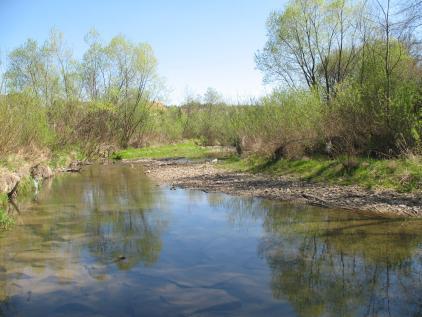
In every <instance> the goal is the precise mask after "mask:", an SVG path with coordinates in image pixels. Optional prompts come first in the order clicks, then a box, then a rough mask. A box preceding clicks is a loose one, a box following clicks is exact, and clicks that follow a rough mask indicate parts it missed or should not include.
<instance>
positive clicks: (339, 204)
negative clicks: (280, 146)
mask: <svg viewBox="0 0 422 317" xmlns="http://www.w3.org/2000/svg"><path fill="white" fill-rule="evenodd" d="M124 162H125V163H126V164H135V163H140V164H142V165H143V166H144V167H145V171H146V173H147V174H149V175H150V177H151V178H152V179H154V180H155V181H156V182H158V183H161V184H168V185H170V186H171V187H172V188H176V187H178V188H186V189H198V190H203V191H206V192H223V193H227V194H231V195H240V196H253V197H261V198H268V199H276V200H283V201H291V202H296V203H304V204H311V205H317V206H321V207H328V208H341V209H347V210H355V211H358V210H359V211H370V212H375V213H378V214H384V215H399V216H411V217H420V216H422V203H421V202H422V196H421V195H420V194H419V193H399V192H396V191H393V190H385V189H371V190H369V189H364V188H362V187H360V186H353V185H348V186H339V185H327V184H323V183H313V182H307V181H301V180H297V179H295V178H293V177H289V176H271V175H268V174H262V173H256V174H252V173H246V172H234V171H230V170H228V169H227V168H222V166H219V165H218V164H217V163H216V162H215V160H211V159H210V160H207V161H203V160H202V161H201V160H198V161H189V160H182V159H137V160H124Z"/></svg>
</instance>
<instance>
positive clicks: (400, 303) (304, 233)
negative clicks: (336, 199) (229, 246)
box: [221, 198, 422, 316]
mask: <svg viewBox="0 0 422 317" xmlns="http://www.w3.org/2000/svg"><path fill="white" fill-rule="evenodd" d="M221 202H222V203H223V205H224V206H226V208H229V209H231V210H232V212H231V213H229V217H230V219H231V220H232V221H233V222H234V223H235V224H244V222H245V219H251V218H252V219H257V218H262V219H263V227H264V231H265V234H264V235H263V236H262V238H261V241H260V244H259V248H258V253H259V255H260V256H262V257H263V258H265V260H266V262H267V263H268V266H269V267H270V268H271V275H272V278H271V289H272V293H273V296H274V297H275V298H277V299H287V300H288V301H289V303H291V304H292V305H293V307H294V309H295V311H296V312H297V314H298V315H299V316H340V315H341V316H384V315H385V316H420V315H421V314H422V252H421V241H422V236H421V228H422V227H421V224H422V223H421V221H418V220H416V221H415V220H409V219H400V218H390V219H386V218H380V217H375V216H373V215H368V214H352V213H341V212H335V211H334V212H333V211H330V210H325V209H316V208H310V207H305V206H302V207H298V206H288V205H287V206H286V205H284V206H285V207H284V208H283V212H280V203H276V202H270V201H265V200H259V199H238V198H231V199H228V200H222V201H221Z"/></svg>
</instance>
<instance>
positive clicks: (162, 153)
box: [113, 141, 229, 159]
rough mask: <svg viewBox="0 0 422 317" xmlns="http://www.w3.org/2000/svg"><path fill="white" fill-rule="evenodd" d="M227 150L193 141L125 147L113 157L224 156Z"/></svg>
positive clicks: (189, 157)
mask: <svg viewBox="0 0 422 317" xmlns="http://www.w3.org/2000/svg"><path fill="white" fill-rule="evenodd" d="M227 155H229V153H228V152H226V151H224V149H221V148H213V147H204V146H200V145H197V144H196V143H195V142H194V141H185V142H183V143H177V144H169V145H160V146H151V147H145V148H140V149H133V148H129V149H125V150H120V151H117V152H115V153H114V154H113V158H114V159H135V158H154V159H159V158H188V159H199V158H206V157H225V156H227Z"/></svg>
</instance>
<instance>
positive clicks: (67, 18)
mask: <svg viewBox="0 0 422 317" xmlns="http://www.w3.org/2000/svg"><path fill="white" fill-rule="evenodd" d="M284 3H285V1H284V0H208V1H201V0H173V1H171V0H149V1H117V0H116V1H105V0H103V1H100V0H93V1H88V0H85V1H82V0H72V1H58V0H57V1H53V0H38V1H36V0H32V1H29V0H28V1H20V0H0V50H1V52H2V53H3V54H2V55H3V57H4V54H6V53H7V52H10V51H11V50H12V49H13V48H16V47H17V46H19V45H21V44H22V43H24V41H25V40H26V39H27V38H34V39H36V40H38V41H40V42H43V41H44V40H45V39H47V37H48V34H49V32H50V29H51V28H53V27H54V28H57V29H59V30H60V31H62V32H63V33H64V35H65V39H66V42H67V44H68V46H70V47H72V48H73V51H74V54H75V56H76V57H80V56H81V55H82V54H83V52H84V50H85V49H86V45H85V43H84V41H83V38H84V35H85V34H86V33H87V32H88V31H89V30H90V29H91V28H92V27H95V28H96V29H97V31H98V32H99V33H100V34H101V37H102V39H103V40H104V41H106V42H107V41H109V40H110V39H111V38H112V37H113V36H114V35H117V34H120V33H121V34H124V35H126V36H127V38H128V39H130V40H131V41H134V42H148V43H149V44H151V45H152V47H153V49H154V52H155V55H156V56H157V58H158V62H159V73H160V75H161V76H163V77H164V78H165V81H166V85H167V86H168V87H169V94H168V100H167V102H169V103H179V102H180V101H182V100H183V99H184V97H185V95H186V93H187V92H190V93H191V94H202V93H203V92H204V91H205V90H206V88H207V87H213V88H215V89H217V90H218V91H219V92H221V93H222V94H223V95H224V96H225V97H226V98H228V99H231V100H232V101H237V99H241V100H243V99H245V98H248V97H252V96H259V95H262V94H264V93H265V92H266V91H267V92H268V91H270V90H271V89H270V87H268V86H264V85H263V83H262V76H261V73H260V72H259V71H258V70H256V69H255V62H254V54H255V52H256V51H257V50H258V49H261V48H262V47H263V46H264V44H265V40H266V37H265V36H266V29H265V21H266V18H267V17H268V15H269V13H270V12H271V11H272V10H276V9H281V8H282V7H283V6H284Z"/></svg>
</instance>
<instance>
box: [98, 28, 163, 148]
mask: <svg viewBox="0 0 422 317" xmlns="http://www.w3.org/2000/svg"><path fill="white" fill-rule="evenodd" d="M105 51H106V54H107V58H108V67H109V69H108V71H109V82H110V86H109V87H108V91H107V98H108V100H109V101H110V102H111V103H112V104H113V105H114V106H115V108H116V112H117V115H118V120H117V122H116V126H117V129H118V131H119V136H120V143H121V146H123V147H127V146H128V144H129V141H130V139H131V138H132V137H133V136H134V134H135V133H136V132H137V131H138V130H139V129H140V128H142V125H143V124H145V123H146V121H147V119H148V115H149V109H150V107H151V105H152V104H153V103H154V94H155V93H156V89H157V85H158V83H159V80H158V77H157V73H156V69H157V60H156V58H155V56H154V53H153V50H152V48H151V46H150V45H149V44H146V43H139V44H133V43H131V42H129V41H128V40H127V39H126V38H124V37H123V36H116V37H114V38H113V39H112V40H111V42H110V44H109V45H108V46H107V47H106V48H105Z"/></svg>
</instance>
